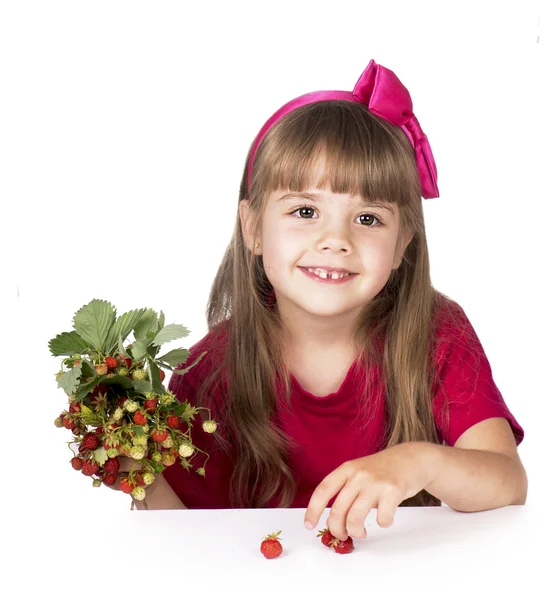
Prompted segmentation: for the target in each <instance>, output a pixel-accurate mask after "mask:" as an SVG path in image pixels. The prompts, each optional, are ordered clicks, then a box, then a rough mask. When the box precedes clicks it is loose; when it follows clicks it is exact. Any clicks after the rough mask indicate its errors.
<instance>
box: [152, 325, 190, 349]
mask: <svg viewBox="0 0 557 600" xmlns="http://www.w3.org/2000/svg"><path fill="white" fill-rule="evenodd" d="M190 333H191V332H190V330H189V329H188V328H187V327H184V326H183V325H174V324H173V325H167V326H166V327H164V328H163V329H161V330H160V331H159V333H158V334H157V336H156V337H155V339H154V340H153V342H152V344H153V345H154V346H162V345H163V344H166V342H171V341H172V340H177V339H180V338H182V337H187V336H188V335H189V334H190Z"/></svg>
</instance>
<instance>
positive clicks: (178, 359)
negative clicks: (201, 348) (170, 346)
mask: <svg viewBox="0 0 557 600" xmlns="http://www.w3.org/2000/svg"><path fill="white" fill-rule="evenodd" d="M189 355H190V352H189V350H186V349H185V348H177V349H176V350H171V351H170V352H167V353H166V354H165V355H164V356H160V357H159V359H158V360H159V362H162V361H165V362H166V363H167V364H168V365H169V366H170V367H175V366H176V365H179V364H181V363H184V362H186V360H187V358H188V356H189Z"/></svg>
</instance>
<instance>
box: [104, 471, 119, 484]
mask: <svg viewBox="0 0 557 600" xmlns="http://www.w3.org/2000/svg"><path fill="white" fill-rule="evenodd" d="M117 479H118V475H117V474H116V473H107V474H106V475H105V476H104V478H103V483H105V484H106V485H114V484H115V483H116V480H117Z"/></svg>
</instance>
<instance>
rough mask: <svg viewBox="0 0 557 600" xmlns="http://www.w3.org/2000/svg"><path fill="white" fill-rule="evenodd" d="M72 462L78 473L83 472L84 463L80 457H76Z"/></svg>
mask: <svg viewBox="0 0 557 600" xmlns="http://www.w3.org/2000/svg"><path fill="white" fill-rule="evenodd" d="M70 462H71V463H72V467H73V468H74V469H75V470H76V471H81V467H83V461H82V460H81V458H79V456H74V457H73V458H72V460H71V461H70Z"/></svg>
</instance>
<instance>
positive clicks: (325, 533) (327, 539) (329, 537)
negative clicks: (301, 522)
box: [317, 529, 335, 546]
mask: <svg viewBox="0 0 557 600" xmlns="http://www.w3.org/2000/svg"><path fill="white" fill-rule="evenodd" d="M317 537H320V538H321V543H322V544H325V546H330V545H331V543H332V541H333V540H334V539H335V538H334V537H333V534H332V533H331V532H330V531H329V530H328V529H322V530H321V531H320V532H319V533H318V534H317Z"/></svg>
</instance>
